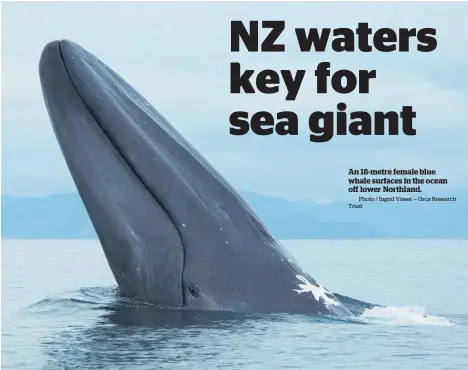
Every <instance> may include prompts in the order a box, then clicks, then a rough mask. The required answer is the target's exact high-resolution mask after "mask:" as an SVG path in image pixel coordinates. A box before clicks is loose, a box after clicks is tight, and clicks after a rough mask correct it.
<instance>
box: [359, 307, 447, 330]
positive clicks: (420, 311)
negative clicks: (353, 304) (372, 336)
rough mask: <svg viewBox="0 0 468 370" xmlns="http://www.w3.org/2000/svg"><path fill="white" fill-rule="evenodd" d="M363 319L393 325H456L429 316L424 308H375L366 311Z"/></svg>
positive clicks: (438, 317) (439, 317) (442, 318)
mask: <svg viewBox="0 0 468 370" xmlns="http://www.w3.org/2000/svg"><path fill="white" fill-rule="evenodd" d="M361 318H363V319H365V321H367V322H370V323H380V324H390V325H391V324H393V325H395V324H396V325H442V326H449V325H454V324H453V323H451V322H450V321H449V320H447V319H446V318H445V317H442V316H436V315H429V314H427V313H426V309H425V308H424V307H418V306H402V307H392V306H389V307H373V308H370V309H366V310H365V311H364V312H363V313H362V315H361Z"/></svg>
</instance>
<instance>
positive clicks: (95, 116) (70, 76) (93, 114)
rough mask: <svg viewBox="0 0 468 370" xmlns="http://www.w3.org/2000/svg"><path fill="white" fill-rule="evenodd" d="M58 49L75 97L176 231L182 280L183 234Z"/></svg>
mask: <svg viewBox="0 0 468 370" xmlns="http://www.w3.org/2000/svg"><path fill="white" fill-rule="evenodd" d="M58 51H59V55H60V58H61V62H62V64H63V67H64V69H65V71H66V74H67V76H68V79H69V82H70V84H71V85H72V87H73V90H74V91H75V93H76V95H77V97H78V98H79V99H80V101H81V102H82V104H83V105H84V107H85V108H86V110H87V111H88V113H89V114H90V116H91V117H92V118H93V121H94V122H95V123H96V125H97V127H98V128H99V130H100V131H101V132H102V134H103V135H104V136H105V138H106V139H107V140H108V141H109V144H110V145H111V146H112V147H113V149H114V150H115V151H116V153H117V154H118V156H119V157H120V158H121V160H122V161H123V162H124V163H125V165H126V166H127V167H128V169H129V170H130V171H131V172H132V173H133V175H134V176H135V177H136V178H137V179H138V182H139V184H140V185H141V186H142V187H143V188H144V189H145V191H146V192H147V193H148V194H150V195H151V198H152V200H153V201H154V203H155V205H156V206H158V207H159V208H160V209H161V210H162V211H163V212H164V213H165V214H166V216H167V217H168V218H169V220H170V222H171V223H172V226H173V228H174V229H175V231H176V232H177V234H178V237H179V239H180V242H181V248H182V253H183V261H184V263H183V268H182V282H183V275H184V270H185V255H186V250H185V243H184V238H183V235H182V233H181V230H180V229H179V227H178V226H177V222H176V221H175V219H174V217H173V216H172V215H171V213H170V212H169V210H168V209H167V207H165V206H164V204H163V203H162V202H161V201H160V200H159V199H158V197H157V196H156V194H155V192H154V191H153V190H152V189H151V186H148V184H146V182H145V180H144V179H143V178H142V176H141V175H140V174H139V172H138V171H137V169H136V168H135V167H134V166H133V165H132V163H131V161H129V160H128V159H127V157H126V155H125V153H124V152H123V151H122V150H121V149H120V148H119V146H118V145H117V143H116V141H115V140H114V139H113V138H112V136H111V135H110V134H109V132H108V131H106V129H105V125H103V124H102V123H101V118H100V117H99V115H98V114H96V112H95V111H94V109H93V108H92V106H91V105H90V104H89V103H88V102H87V100H86V99H85V98H84V97H83V95H82V94H81V93H80V90H79V88H78V87H77V85H76V83H75V81H74V78H73V74H72V73H71V72H70V68H69V66H68V65H67V61H66V59H67V58H66V57H65V55H64V50H63V46H62V41H59V42H58ZM182 226H183V227H184V226H185V225H182ZM185 288H187V287H186V284H185V283H184V282H183V284H181V289H182V300H183V305H184V306H185V304H186V296H185V290H186V289H185Z"/></svg>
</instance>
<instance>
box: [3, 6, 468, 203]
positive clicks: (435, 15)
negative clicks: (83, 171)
mask: <svg viewBox="0 0 468 370" xmlns="http://www.w3.org/2000/svg"><path fill="white" fill-rule="evenodd" d="M233 19H238V20H245V21H249V20H269V19H280V20H285V21H286V30H285V32H284V34H283V36H282V37H281V41H283V42H285V43H286V44H287V47H286V50H287V51H286V53H284V54H278V53H270V54H263V53H262V54H258V53H248V52H245V51H244V52H242V53H231V52H230V21H231V20H233ZM358 22H368V23H369V24H370V26H371V27H372V28H373V29H378V28H381V27H393V28H398V27H404V28H413V27H415V28H423V27H433V28H436V29H437V41H438V48H437V50H436V51H434V52H432V53H418V52H416V51H413V52H410V53H360V52H357V53H340V54H338V53H333V52H326V53H300V52H299V50H298V48H297V46H296V44H295V43H294V27H306V28H307V27H319V28H320V27H331V28H337V27H349V28H355V27H356V26H357V24H358ZM64 38H66V39H70V40H72V41H74V42H77V43H78V44H80V45H82V46H83V47H84V48H86V49H87V50H89V51H91V52H92V53H94V54H95V55H97V56H98V57H99V58H101V59H102V60H103V61H104V62H105V63H106V64H108V65H109V66H110V67H111V68H113V69H114V70H115V71H117V72H118V73H119V74H121V75H122V76H123V77H124V78H125V79H126V80H127V81H129V82H130V83H131V84H132V85H133V86H134V87H135V88H136V89H137V90H139V91H140V92H141V93H142V95H144V96H145V97H146V98H147V99H148V100H149V101H150V102H151V103H152V104H153V105H154V106H155V107H156V109H158V110H159V111H160V112H161V113H162V114H163V115H164V116H166V118H167V119H168V120H169V121H170V122H171V123H172V124H173V125H174V126H175V127H176V128H177V129H178V130H179V131H180V132H181V133H182V134H183V135H185V136H186V137H187V138H188V139H189V140H190V141H191V142H192V143H193V144H194V146H195V147H196V148H197V149H199V150H200V152H201V153H202V154H203V155H205V156H206V157H207V159H208V160H209V161H211V162H212V163H213V165H214V166H215V167H216V168H217V169H219V171H220V172H221V173H222V174H223V175H225V177H226V178H227V179H228V180H229V181H231V182H232V183H233V184H234V186H236V187H237V188H238V189H243V190H251V191H256V192H259V193H264V194H274V195H279V196H283V197H287V198H293V199H294V198H311V199H315V200H318V201H329V200H336V199H343V198H346V197H347V196H348V193H347V189H348V185H347V180H346V179H347V172H348V169H349V168H359V167H368V168H369V167H371V168H412V167H416V168H419V167H421V168H431V169H435V170H437V171H438V172H439V174H440V175H441V176H445V177H448V178H449V181H450V186H456V187H461V186H466V185H468V145H466V144H467V142H468V115H467V114H466V113H465V110H466V109H467V108H468V89H467V88H466V86H467V83H468V77H467V75H468V52H467V51H466V45H468V4H464V3H444V4H441V3H430V4H429V3H426V4H423V3H406V4H403V3H398V2H395V3H375V4H371V3H367V2H366V3H352V4H351V3H289V4H286V3H216V4H213V3H91V2H86V3H57V2H54V3H52V2H51V3H4V4H2V157H3V166H2V191H3V193H8V194H22V195H44V194H50V193H55V192H70V191H75V188H74V185H73V182H72V180H71V177H70V175H69V173H68V170H67V168H66V165H65V162H64V160H63V158H62V156H61V153H60V149H59V147H58V144H57V143H56V140H55V137H54V134H53V131H52V128H51V125H50V123H49V120H48V116H47V112H46V109H45V107H44V104H43V99H42V94H41V88H40V83H39V77H38V73H37V65H38V60H39V56H40V53H41V50H42V48H43V46H44V45H45V44H46V43H47V42H49V41H51V40H53V39H64ZM413 45H415V44H413ZM413 50H414V47H413ZM322 61H328V62H331V64H332V69H334V70H335V69H338V68H347V69H351V70H353V71H357V70H358V69H376V70H377V78H376V79H375V80H374V81H373V82H372V84H371V94H370V95H359V94H357V93H355V94H350V95H346V96H340V95H338V94H331V95H327V96H325V97H324V96H318V95H316V94H315V93H314V91H313V88H314V84H313V83H312V80H310V81H309V82H308V83H306V82H304V86H303V87H302V89H301V91H300V93H299V96H298V99H297V100H296V101H295V102H286V101H285V100H284V96H285V94H284V91H282V92H280V93H279V94H277V95H270V96H265V95H264V96H261V95H257V94H256V95H255V96H251V95H250V96H246V95H244V96H232V95H230V94H229V64H230V62H240V63H241V64H242V66H243V68H252V69H256V70H260V69H268V68H273V69H308V72H307V73H308V76H309V78H311V77H312V76H313V70H314V68H315V66H316V65H317V64H318V63H319V62H322ZM341 101H343V102H346V103H347V104H348V111H352V110H367V111H369V112H373V111H375V110H384V111H387V110H396V111H399V110H401V107H402V106H403V105H412V106H413V107H414V109H415V110H416V112H417V118H416V120H415V123H414V127H415V128H416V129H417V136H412V137H410V136H400V137H388V136H385V137H374V136H371V137H353V136H347V137H335V138H334V139H332V140H331V141H330V142H328V143H323V144H315V143H310V142H309V138H308V134H309V133H308V125H307V117H308V115H309V114H310V113H312V112H313V111H315V110H323V111H325V110H334V109H335V107H336V104H337V103H339V102H341ZM236 110H247V111H249V112H251V113H254V112H256V111H259V110H268V111H271V112H273V113H274V112H276V111H280V110H292V111H295V112H297V113H298V115H299V117H300V118H301V120H300V124H299V125H300V133H299V136H297V137H294V136H289V137H279V136H265V137H260V136H254V135H253V134H248V135H246V136H242V137H235V136H230V135H229V121H228V120H229V115H230V113H231V112H233V111H236Z"/></svg>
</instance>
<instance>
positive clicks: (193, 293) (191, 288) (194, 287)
mask: <svg viewBox="0 0 468 370" xmlns="http://www.w3.org/2000/svg"><path fill="white" fill-rule="evenodd" d="M186 287H187V290H188V292H189V293H190V295H191V296H193V297H195V298H196V297H198V296H199V295H200V289H199V288H198V285H195V284H192V283H188V284H186Z"/></svg>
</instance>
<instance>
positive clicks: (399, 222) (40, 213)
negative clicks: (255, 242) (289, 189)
mask: <svg viewBox="0 0 468 370" xmlns="http://www.w3.org/2000/svg"><path fill="white" fill-rule="evenodd" d="M241 194H242V196H243V197H244V199H245V200H246V201H247V203H249V204H250V206H251V207H252V208H253V209H254V211H255V212H256V213H257V215H258V216H259V217H260V219H261V220H262V221H263V222H264V223H265V225H266V226H267V227H268V229H269V230H270V231H271V232H272V234H273V235H274V236H275V237H276V238H278V239H393V238H395V239H413V238H428V239H436V238H437V239H467V238H468V227H466V226H468V225H467V222H465V221H463V217H462V213H461V212H462V210H464V209H466V206H467V205H468V203H467V201H466V199H467V198H468V197H464V199H461V200H460V201H459V202H454V203H453V204H440V203H439V204H437V203H429V202H428V203H413V204H411V203H410V204H405V203H396V202H394V203H370V202H369V203H365V204H364V208H362V209H350V208H348V206H347V204H348V202H343V201H336V202H331V203H327V204H321V203H316V202H314V201H313V200H310V199H302V200H287V199H284V198H281V197H279V196H267V195H262V194H258V193H254V192H246V191H243V192H241ZM431 211H432V212H431ZM2 215H3V217H2V239H94V238H96V233H95V231H94V228H93V226H92V223H91V221H90V219H89V217H88V215H87V213H86V210H85V208H84V205H83V203H82V201H81V198H80V197H79V195H78V193H57V194H51V195H46V196H41V197H28V196H15V195H6V194H5V195H2Z"/></svg>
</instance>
